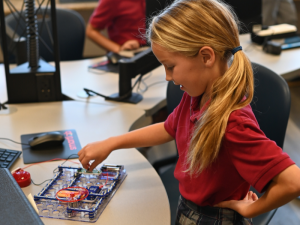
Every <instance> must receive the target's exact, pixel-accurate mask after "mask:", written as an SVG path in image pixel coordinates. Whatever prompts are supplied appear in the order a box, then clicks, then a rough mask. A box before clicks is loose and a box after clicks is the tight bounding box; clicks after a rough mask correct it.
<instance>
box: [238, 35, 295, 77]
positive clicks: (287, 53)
mask: <svg viewBox="0 0 300 225" xmlns="http://www.w3.org/2000/svg"><path fill="white" fill-rule="evenodd" d="M240 43H241V45H242V47H243V51H244V52H245V53H246V55H247V56H248V57H249V59H250V61H251V62H255V63H258V64H261V65H263V66H265V67H267V68H269V69H270V70H273V71H274V72H275V73H277V74H278V75H281V76H282V77H283V78H284V79H286V80H291V79H293V78H296V77H299V75H300V60H299V59H300V48H295V49H290V50H284V51H282V52H281V54H280V55H278V56H277V55H271V54H267V53H265V52H264V51H263V50H262V46H261V45H257V44H255V43H253V42H252V41H251V39H250V34H244V35H240Z"/></svg>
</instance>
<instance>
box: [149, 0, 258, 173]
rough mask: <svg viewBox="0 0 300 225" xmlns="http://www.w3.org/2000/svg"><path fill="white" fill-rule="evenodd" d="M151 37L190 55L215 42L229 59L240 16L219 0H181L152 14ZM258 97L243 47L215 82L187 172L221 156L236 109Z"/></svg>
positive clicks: (235, 43)
mask: <svg viewBox="0 0 300 225" xmlns="http://www.w3.org/2000/svg"><path fill="white" fill-rule="evenodd" d="M147 38H148V40H149V41H150V42H152V43H156V44H158V45H160V46H162V47H163V48H165V49H166V50H167V51H170V52H176V53H180V54H183V55H185V56H187V57H194V56H196V55H197V54H198V52H199V50H200V49H201V48H202V47H203V46H209V47H211V48H212V49H213V50H214V52H215V54H216V55H219V56H220V57H221V59H222V60H226V61H227V62H229V59H230V58H231V56H232V54H231V50H232V49H234V48H235V47H238V46H239V45H240V42H239V29H238V19H237V17H236V15H235V13H234V12H233V10H232V9H231V8H230V7H229V6H228V5H226V4H225V3H223V2H221V1H219V0H177V1H175V2H174V3H173V4H171V5H170V6H169V7H167V8H166V9H165V10H164V11H163V12H162V13H160V14H159V15H158V16H155V17H154V18H153V19H152V21H151V23H150V25H149V29H148V31H147ZM244 96H246V99H245V100H243V101H242V99H243V97H244ZM252 98H253V71H252V67H251V63H250V61H249V59H248V58H247V57H246V55H245V54H244V52H243V51H238V52H236V53H235V55H234V58H233V60H232V64H231V66H230V67H229V69H228V70H227V71H226V72H225V74H223V75H222V76H220V77H219V78H218V79H217V80H216V81H215V82H214V84H213V86H212V93H211V101H210V104H209V106H208V108H207V110H206V111H205V112H204V113H203V114H202V116H201V119H200V120H199V122H198V123H197V125H196V128H195V130H194V133H193V136H192V137H191V143H190V147H189V151H188V154H187V168H188V169H187V170H186V171H187V172H189V173H190V174H191V175H192V174H194V173H196V174H197V173H200V172H201V171H203V170H204V169H206V168H207V167H208V166H210V165H211V164H212V163H213V162H214V161H215V160H216V158H217V157H218V154H219V149H220V146H221V144H222V139H223V136H224V134H225V130H226V127H227V122H228V118H229V116H230V114H231V112H233V111H234V110H237V109H240V108H243V107H245V106H246V105H248V104H250V102H251V101H252Z"/></svg>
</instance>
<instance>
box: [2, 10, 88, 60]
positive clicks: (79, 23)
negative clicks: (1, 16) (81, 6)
mask: <svg viewBox="0 0 300 225" xmlns="http://www.w3.org/2000/svg"><path fill="white" fill-rule="evenodd" d="M46 10H47V11H46ZM45 12H46V17H45V22H44V23H43V14H44V13H45ZM21 15H23V17H24V12H22V13H21ZM50 15H51V12H50V9H49V8H48V9H46V8H43V7H42V8H41V9H40V10H39V11H38V13H37V23H38V33H39V35H40V36H41V37H42V38H43V40H44V41H45V42H46V44H47V45H48V48H47V47H46V46H45V45H44V44H43V43H42V42H41V40H40V44H39V51H40V56H41V57H42V58H43V59H44V60H45V61H47V62H49V61H54V55H53V53H51V51H49V47H50V49H53V45H52V40H51V38H50V37H49V31H50V33H51V35H52V30H51V28H52V26H51V16H50ZM16 17H17V18H16ZM18 19H19V15H18V14H14V15H13V14H9V15H8V16H6V17H5V22H6V26H9V27H10V28H11V29H12V30H15V29H16V27H17V29H16V33H17V34H18V35H19V36H23V37H26V32H24V28H25V21H24V20H22V19H21V20H20V22H19V24H18V21H17V20H18ZM56 20H57V35H58V43H59V55H60V60H61V61H66V60H78V59H82V53H83V47H84V38H85V23H84V20H83V18H82V17H81V15H80V14H79V13H78V12H76V11H73V10H69V9H60V8H57V9H56Z"/></svg>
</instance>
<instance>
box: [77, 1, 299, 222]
mask: <svg viewBox="0 0 300 225" xmlns="http://www.w3.org/2000/svg"><path fill="white" fill-rule="evenodd" d="M237 21H238V20H237V18H236V16H235V14H234V12H233V11H232V10H231V8H230V7H229V6H227V5H226V4H225V3H223V2H221V1H218V0H178V1H175V2H174V3H173V4H171V5H170V6H169V7H167V8H166V9H165V10H164V11H163V12H162V13H160V14H159V15H158V16H155V17H154V18H153V19H152V22H151V23H150V26H149V30H148V32H147V38H148V40H149V42H150V43H151V47H152V50H153V53H154V54H155V55H156V57H157V59H158V60H159V61H160V62H161V63H162V65H163V66H164V67H165V71H166V80H168V81H173V82H174V84H176V85H180V88H181V89H182V90H183V91H184V92H185V93H184V95H183V97H182V100H181V102H180V104H179V105H178V107H177V108H176V109H175V110H174V111H173V113H172V114H170V116H169V117H168V118H167V120H166V121H165V122H164V123H158V124H154V125H151V126H148V127H145V128H142V129H139V130H135V131H132V132H129V133H127V134H124V135H121V136H117V137H111V138H109V139H106V140H104V141H99V142H94V143H91V144H89V145H87V146H85V147H84V148H83V149H82V150H81V151H80V152H79V153H78V155H79V159H80V161H81V163H82V165H83V167H85V168H90V169H93V168H95V166H97V165H98V164H99V163H101V162H102V161H103V160H104V159H106V157H107V156H108V155H109V154H110V153H111V152H112V151H113V150H115V149H123V148H132V147H143V146H153V145H158V144H162V143H165V142H168V141H171V140H173V139H175V140H176V143H177V148H178V153H179V159H178V162H177V165H176V168H175V172H174V175H175V178H176V179H177V180H178V181H179V190H180V194H181V196H180V199H179V204H178V210H177V217H176V224H252V222H251V219H249V218H252V217H255V216H257V215H259V214H262V213H265V212H267V211H270V210H272V209H274V208H277V207H279V206H281V205H283V204H285V203H287V202H289V201H290V200H292V199H293V198H295V197H297V196H298V195H300V170H299V168H298V167H297V166H296V165H295V163H294V162H293V161H292V160H291V159H290V158H289V156H288V155H287V154H286V153H283V152H282V149H280V148H279V147H278V146H277V145H276V143H275V142H273V141H271V140H269V139H268V138H267V137H266V136H265V135H264V133H263V132H262V131H261V130H260V128H259V125H258V123H257V121H256V119H255V116H254V114H253V112H252V109H251V106H250V102H251V101H252V97H253V72H252V68H251V64H250V62H249V60H248V58H247V57H246V55H245V54H244V53H243V51H242V48H241V47H240V43H239V30H238V22H237ZM232 56H233V59H232V62H231V65H230V66H228V64H229V61H230V59H231V57H232ZM90 160H95V161H94V162H93V163H92V164H91V165H90V164H89V162H90ZM250 185H252V186H253V187H255V188H256V189H257V190H258V191H260V192H263V191H265V194H264V195H263V196H262V197H261V198H260V199H258V198H257V196H256V195H255V194H253V193H252V192H249V187H250Z"/></svg>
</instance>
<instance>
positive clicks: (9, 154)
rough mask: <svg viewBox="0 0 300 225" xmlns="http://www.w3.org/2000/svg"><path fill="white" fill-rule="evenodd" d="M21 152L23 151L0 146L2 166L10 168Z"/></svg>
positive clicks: (0, 165)
mask: <svg viewBox="0 0 300 225" xmlns="http://www.w3.org/2000/svg"><path fill="white" fill-rule="evenodd" d="M21 153H22V152H21V151H16V150H10V149H3V148H0V168H7V169H9V168H10V167H11V166H12V164H13V163H14V162H15V161H16V160H17V159H18V158H19V156H20V155H21Z"/></svg>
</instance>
